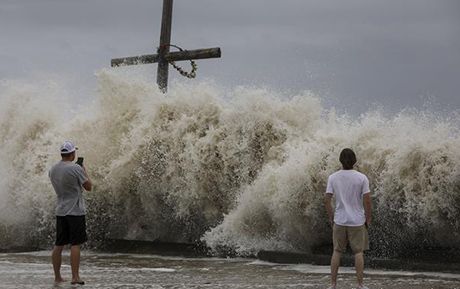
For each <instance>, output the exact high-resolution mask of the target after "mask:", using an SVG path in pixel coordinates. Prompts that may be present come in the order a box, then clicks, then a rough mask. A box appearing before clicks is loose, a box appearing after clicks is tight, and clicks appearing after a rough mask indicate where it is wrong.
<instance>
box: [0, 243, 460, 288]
mask: <svg viewBox="0 0 460 289" xmlns="http://www.w3.org/2000/svg"><path fill="white" fill-rule="evenodd" d="M49 255H50V252H48V251H39V252H27V253H3V254H0V288H4V289H26V288H34V289H42V288H43V289H44V288H97V289H102V288H104V289H105V288H107V289H108V288H139V289H140V288H142V289H146V288H152V289H157V288H158V289H159V288H170V289H172V288H177V289H179V288H184V289H185V288H267V289H268V288H293V289H294V288H311V289H321V288H327V287H328V284H329V274H328V272H329V268H328V267H327V266H314V265H307V264H298V265H287V264H275V263H269V262H263V261H259V260H256V259H243V258H228V259H225V258H184V257H167V256H158V255H146V254H115V253H96V252H89V251H85V252H83V255H82V264H81V273H80V274H81V276H82V278H83V279H84V281H85V282H86V284H85V285H84V286H77V285H76V286H72V285H70V266H69V265H68V264H69V255H68V251H66V252H65V254H64V258H63V266H62V272H63V277H64V278H66V280H69V281H68V282H64V283H62V284H54V281H53V272H52V266H51V263H50V256H49ZM338 283H339V284H338V285H339V286H340V287H338V288H350V289H351V288H356V283H355V276H354V270H353V268H349V267H346V268H341V269H340V273H339V282H338ZM365 283H366V284H367V286H369V288H371V289H377V288H379V289H380V288H392V289H393V288H394V289H411V288H413V289H458V288H460V274H451V273H439V272H436V273H435V272H409V271H384V270H366V276H365Z"/></svg>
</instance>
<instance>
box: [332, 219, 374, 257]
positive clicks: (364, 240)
mask: <svg viewBox="0 0 460 289" xmlns="http://www.w3.org/2000/svg"><path fill="white" fill-rule="evenodd" d="M332 232H333V233H332V240H333V242H334V250H335V251H338V252H341V253H345V251H346V249H347V243H349V244H350V247H351V250H352V251H353V253H354V254H358V253H361V252H363V251H365V250H369V235H368V232H367V228H366V226H365V225H362V226H358V227H351V226H340V225H336V224H334V228H333V230H332Z"/></svg>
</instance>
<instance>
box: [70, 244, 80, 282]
mask: <svg viewBox="0 0 460 289" xmlns="http://www.w3.org/2000/svg"><path fill="white" fill-rule="evenodd" d="M70 267H72V282H80V281H81V280H80V273H79V270H80V245H73V246H71V247H70Z"/></svg>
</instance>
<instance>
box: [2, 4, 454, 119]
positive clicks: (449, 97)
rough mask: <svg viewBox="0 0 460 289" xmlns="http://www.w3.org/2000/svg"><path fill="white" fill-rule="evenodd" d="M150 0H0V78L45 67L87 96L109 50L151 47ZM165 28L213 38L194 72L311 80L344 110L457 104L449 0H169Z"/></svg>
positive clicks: (278, 85)
mask: <svg viewBox="0 0 460 289" xmlns="http://www.w3.org/2000/svg"><path fill="white" fill-rule="evenodd" d="M161 6H162V1H161V0H0V31H1V33H0V35H1V37H0V63H1V64H0V79H30V78H34V77H37V75H41V76H43V75H57V76H59V77H62V78H65V79H67V80H68V81H69V82H71V85H73V86H74V87H78V89H77V90H79V91H81V92H85V93H84V94H85V95H90V94H91V93H92V91H94V90H95V87H96V78H95V76H94V72H96V71H97V70H99V69H101V68H103V67H108V66H109V65H110V59H111V58H114V57H122V56H135V55H140V54H148V53H153V52H154V51H155V50H156V47H157V45H158V41H159V34H160V22H161ZM172 30H173V32H172V43H173V44H177V45H179V46H182V47H184V48H187V49H196V48H205V47H216V46H220V47H221V48H222V58H221V59H212V60H202V61H199V63H198V65H199V71H198V80H206V79H212V80H214V81H215V82H216V83H217V84H218V85H221V86H224V87H229V88H231V87H234V86H237V85H250V86H254V85H255V86H266V87H271V88H273V89H275V90H280V91H286V90H290V91H291V92H292V93H295V92H299V91H303V90H311V91H313V92H314V93H316V94H318V95H320V96H321V97H322V98H323V99H324V100H325V104H326V105H327V106H335V107H337V108H338V109H339V110H345V111H350V112H352V113H361V112H365V111H367V110H368V109H369V107H372V108H375V107H382V108H383V109H384V110H386V111H391V112H395V111H398V110H400V109H402V108H406V107H423V106H424V105H428V107H429V109H430V110H442V111H453V110H459V109H460V93H459V91H460V1H459V0H380V1H373V0H316V1H313V0H278V1H275V0H175V1H174V13H173V28H172ZM183 64H184V66H185V67H186V68H188V67H187V63H183ZM142 69H143V73H144V74H146V75H148V74H152V75H151V78H152V81H155V79H156V76H155V71H156V70H155V68H154V66H153V65H150V66H146V67H144V68H142ZM170 75H171V78H172V79H179V78H180V76H179V75H178V74H177V73H176V72H175V71H171V72H170ZM181 81H182V80H181ZM93 94H94V93H93ZM287 95H289V93H287ZM84 97H85V96H84ZM88 97H89V96H88Z"/></svg>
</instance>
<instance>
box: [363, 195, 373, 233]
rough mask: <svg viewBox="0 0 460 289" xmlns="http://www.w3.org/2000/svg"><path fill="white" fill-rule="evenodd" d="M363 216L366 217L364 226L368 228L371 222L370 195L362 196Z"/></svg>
mask: <svg viewBox="0 0 460 289" xmlns="http://www.w3.org/2000/svg"><path fill="white" fill-rule="evenodd" d="M363 205H364V214H365V215H366V225H367V226H370V225H371V222H372V212H371V211H372V200H371V193H367V194H364V196H363Z"/></svg>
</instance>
